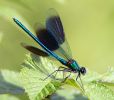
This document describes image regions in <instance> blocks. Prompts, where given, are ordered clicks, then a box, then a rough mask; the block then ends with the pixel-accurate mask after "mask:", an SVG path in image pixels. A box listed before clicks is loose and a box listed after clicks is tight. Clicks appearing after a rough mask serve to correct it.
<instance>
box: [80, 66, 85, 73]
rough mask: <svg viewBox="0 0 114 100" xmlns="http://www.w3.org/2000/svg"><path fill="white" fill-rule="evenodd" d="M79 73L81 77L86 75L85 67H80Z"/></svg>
mask: <svg viewBox="0 0 114 100" xmlns="http://www.w3.org/2000/svg"><path fill="white" fill-rule="evenodd" d="M80 72H81V73H82V74H83V75H85V73H86V69H85V67H81V70H80Z"/></svg>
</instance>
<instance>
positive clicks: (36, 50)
mask: <svg viewBox="0 0 114 100" xmlns="http://www.w3.org/2000/svg"><path fill="white" fill-rule="evenodd" d="M21 45H22V46H23V47H24V48H25V49H27V50H29V51H30V52H32V53H34V54H36V55H39V56H43V57H46V56H48V54H47V53H46V52H45V51H43V50H40V49H38V48H36V47H34V46H30V45H26V44H25V43H21Z"/></svg>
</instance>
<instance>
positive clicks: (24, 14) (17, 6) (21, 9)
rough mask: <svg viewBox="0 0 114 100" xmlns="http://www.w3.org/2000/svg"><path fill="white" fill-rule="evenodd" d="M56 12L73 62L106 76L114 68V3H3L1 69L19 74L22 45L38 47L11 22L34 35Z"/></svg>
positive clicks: (1, 0)
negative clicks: (18, 23) (55, 11)
mask: <svg viewBox="0 0 114 100" xmlns="http://www.w3.org/2000/svg"><path fill="white" fill-rule="evenodd" d="M49 8H55V9H56V10H57V11H58V13H59V15H60V17H61V20H62V22H63V26H64V30H65V33H66V38H67V40H68V42H69V45H70V48H71V50H72V54H73V57H74V59H76V60H77V61H78V63H79V64H80V65H82V66H85V67H87V68H88V69H89V70H94V71H96V72H99V73H103V72H105V71H106V70H107V68H108V67H113V66H114V0H86V1H84V0H0V68H1V69H10V70H15V71H19V70H20V69H21V66H20V64H21V63H22V62H23V61H24V58H25V53H27V52H28V51H26V50H25V49H23V48H22V47H21V46H20V43H21V42H25V43H28V44H32V45H37V44H36V43H35V42H34V41H33V40H32V39H31V38H29V37H28V36H27V35H26V34H25V33H24V32H23V31H22V30H21V29H20V28H19V27H18V26H17V25H16V24H15V23H14V22H13V20H12V17H16V18H17V19H19V20H20V21H21V22H23V23H24V24H25V25H26V26H27V27H28V28H29V29H30V30H31V31H32V32H35V28H36V24H37V23H39V22H45V17H46V12H47V10H48V9H49Z"/></svg>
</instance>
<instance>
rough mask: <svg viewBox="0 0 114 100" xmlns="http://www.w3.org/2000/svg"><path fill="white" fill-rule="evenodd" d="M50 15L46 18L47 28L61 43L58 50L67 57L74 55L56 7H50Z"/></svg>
mask: <svg viewBox="0 0 114 100" xmlns="http://www.w3.org/2000/svg"><path fill="white" fill-rule="evenodd" d="M48 15H49V16H48V17H47V20H46V29H47V31H48V32H49V33H50V34H51V35H52V36H53V38H54V39H55V40H56V41H57V43H58V45H59V49H58V52H59V53H61V54H62V55H63V56H64V57H66V58H67V59H70V58H71V57H72V56H71V55H72V54H71V51H70V47H69V45H68V42H67V41H66V39H65V34H64V29H63V25H62V22H61V19H60V17H59V15H58V13H57V12H56V10H55V9H49V14H48Z"/></svg>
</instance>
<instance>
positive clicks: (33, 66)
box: [20, 55, 62, 100]
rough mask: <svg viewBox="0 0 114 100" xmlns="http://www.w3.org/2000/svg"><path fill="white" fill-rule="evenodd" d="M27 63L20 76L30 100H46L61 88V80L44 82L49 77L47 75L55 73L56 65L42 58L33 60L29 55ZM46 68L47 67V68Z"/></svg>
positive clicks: (35, 57)
mask: <svg viewBox="0 0 114 100" xmlns="http://www.w3.org/2000/svg"><path fill="white" fill-rule="evenodd" d="M25 62H26V63H24V64H23V66H24V68H23V69H22V70H21V73H20V76H21V80H22V83H23V86H24V88H25V91H26V92H27V93H28V95H29V98H30V100H41V99H44V98H45V97H47V96H48V95H51V94H52V93H54V92H55V91H56V90H57V89H59V88H60V86H61V85H62V83H61V81H59V80H53V79H50V78H48V79H47V80H45V81H43V79H44V78H45V77H47V74H49V73H48V72H50V73H51V72H53V71H54V66H55V65H53V64H52V63H51V62H50V61H49V60H47V59H46V58H42V57H40V58H39V57H37V56H35V55H34V57H33V58H31V57H30V56H29V55H27V60H26V61H25ZM44 66H46V68H45V67H44ZM43 67H44V68H43ZM42 68H43V69H42Z"/></svg>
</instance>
